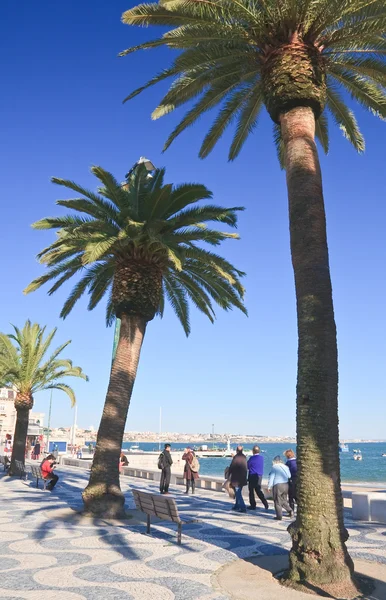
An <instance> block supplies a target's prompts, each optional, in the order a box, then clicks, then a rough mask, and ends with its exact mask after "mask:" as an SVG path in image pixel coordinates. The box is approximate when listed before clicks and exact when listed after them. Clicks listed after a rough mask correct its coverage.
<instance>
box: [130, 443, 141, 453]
mask: <svg viewBox="0 0 386 600" xmlns="http://www.w3.org/2000/svg"><path fill="white" fill-rule="evenodd" d="M129 452H141V449H140V447H139V446H138V444H137V443H135V444H133V445H132V446H130V448H129Z"/></svg>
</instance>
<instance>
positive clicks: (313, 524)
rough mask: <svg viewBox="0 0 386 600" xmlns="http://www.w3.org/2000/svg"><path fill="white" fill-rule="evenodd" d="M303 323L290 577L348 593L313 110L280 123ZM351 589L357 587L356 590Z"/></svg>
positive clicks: (349, 566)
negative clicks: (334, 587) (294, 518)
mask: <svg viewBox="0 0 386 600" xmlns="http://www.w3.org/2000/svg"><path fill="white" fill-rule="evenodd" d="M281 132H282V136H283V141H284V146H285V165H286V171H287V186H288V199H289V219H290V239H291V255H292V264H293V269H294V275H295V287H296V302H297V319H298V376H297V390H296V395H297V458H298V468H299V472H298V480H297V485H298V488H297V498H298V513H297V518H296V521H295V522H294V523H292V524H291V525H290V527H289V528H288V530H289V532H290V534H291V536H292V543H293V545H292V550H291V553H290V571H289V578H290V579H291V580H292V581H298V582H301V583H307V584H314V585H324V584H338V587H339V584H340V585H342V584H343V585H344V584H346V586H347V585H348V587H350V582H351V581H352V575H353V571H354V565H353V562H352V560H351V558H350V556H349V554H348V551H347V548H346V545H345V542H346V541H347V539H348V533H347V531H346V529H345V527H344V522H343V499H342V493H341V485H340V463H339V428H338V356H337V341H336V326H335V319H334V309H333V301H332V287H331V279H330V268H329V258H328V247H327V234H326V217H325V209H324V200H323V189H322V178H321V172H320V165H319V159H318V153H317V149H316V145H315V141H314V134H315V118H314V114H313V111H312V110H311V109H310V108H307V107H299V108H295V109H293V110H290V111H289V112H287V113H285V114H282V116H281ZM351 585H352V586H353V585H354V584H351Z"/></svg>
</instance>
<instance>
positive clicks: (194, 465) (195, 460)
mask: <svg viewBox="0 0 386 600" xmlns="http://www.w3.org/2000/svg"><path fill="white" fill-rule="evenodd" d="M189 466H190V470H191V471H193V473H198V472H199V470H200V463H199V462H198V458H197V456H193V460H192V462H191V463H190V465H189Z"/></svg>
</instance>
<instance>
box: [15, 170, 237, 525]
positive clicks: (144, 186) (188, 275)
mask: <svg viewBox="0 0 386 600" xmlns="http://www.w3.org/2000/svg"><path fill="white" fill-rule="evenodd" d="M91 170H92V172H93V173H94V174H95V175H96V176H97V178H98V179H99V180H100V182H101V183H102V186H101V187H99V189H98V192H99V194H95V193H93V192H91V191H89V190H86V189H84V188H83V187H81V186H79V185H77V184H76V183H73V182H71V181H67V180H63V179H56V178H55V179H53V181H54V183H57V184H58V185H62V186H64V187H67V188H69V189H71V190H74V191H75V192H77V193H78V194H81V195H82V196H83V197H82V198H76V199H73V200H59V201H58V202H57V204H59V205H61V206H65V207H66V208H71V209H73V210H75V211H77V212H79V213H81V216H74V215H70V216H66V217H54V218H47V219H42V220H41V221H38V222H37V223H35V224H34V225H33V227H34V228H35V229H58V230H59V231H58V238H57V240H56V241H55V242H54V243H53V244H51V246H49V247H48V248H46V249H45V250H43V251H42V252H41V253H40V254H39V258H40V260H41V262H43V263H45V264H46V265H47V266H48V272H47V274H45V275H43V276H42V277H39V278H38V279H36V280H35V281H34V282H32V283H31V284H30V285H29V286H28V288H27V290H26V291H27V292H31V291H33V290H36V289H37V288H39V287H40V286H41V285H43V284H44V283H46V282H48V281H50V280H53V279H56V282H55V283H54V285H53V286H52V287H51V289H50V290H49V292H48V293H49V294H52V293H53V292H54V291H55V290H57V289H58V288H59V287H60V286H61V285H62V284H63V283H64V282H65V281H67V280H68V279H70V278H71V277H72V276H73V275H75V274H81V279H80V280H79V281H78V282H77V284H76V285H75V287H74V288H73V290H72V292H71V294H70V296H69V298H68V300H67V301H66V302H65V304H64V306H63V309H62V312H61V316H62V317H63V318H64V317H66V316H67V315H68V314H69V312H70V311H71V310H72V308H73V306H74V304H75V303H76V301H77V300H78V299H79V298H80V297H81V296H82V294H83V293H84V292H86V291H88V292H89V294H90V301H89V305H88V308H89V310H92V309H93V308H94V307H95V306H96V305H97V304H98V303H99V302H100V301H101V300H102V298H103V297H104V296H105V295H106V296H107V310H106V322H107V325H111V324H112V322H113V320H114V318H115V317H119V318H120V319H121V327H120V333H119V341H118V346H117V350H116V354H115V359H114V362H113V366H112V370H111V375H110V383H109V387H108V391H107V396H106V402H105V406H104V409H103V414H102V419H101V423H100V426H99V430H98V436H97V443H96V449H95V454H94V460H93V465H92V469H91V476H90V481H89V484H88V486H87V488H86V489H85V491H84V492H83V500H84V503H85V506H86V509H87V510H88V511H91V512H93V513H95V514H103V515H105V516H107V515H108V516H114V517H115V516H121V515H122V514H123V510H124V496H123V494H122V492H121V490H120V486H119V471H118V461H119V454H120V452H121V446H122V439H123V433H124V428H125V423H126V418H127V412H128V409H129V404H130V398H131V394H132V390H133V385H134V381H135V377H136V372H137V366H138V361H139V357H140V351H141V347H142V342H143V337H144V334H145V330H146V326H147V323H148V322H149V321H151V320H152V319H153V318H154V316H155V315H157V314H158V315H160V316H162V314H163V311H164V304H165V300H166V299H167V300H168V301H169V302H170V304H171V306H172V308H173V309H174V311H175V313H176V315H177V317H178V318H179V320H180V322H181V324H182V326H183V328H184V331H185V333H186V335H188V334H189V331H190V325H189V304H188V300H190V301H191V302H192V303H193V304H194V305H195V306H196V308H198V309H199V310H200V311H202V312H203V313H204V314H205V315H206V316H207V317H208V318H209V319H210V320H211V321H213V320H214V317H215V314H214V310H213V303H212V301H214V302H215V303H216V304H218V305H219V306H220V307H221V308H223V309H225V310H228V309H231V308H232V307H237V308H238V309H240V310H241V311H243V312H246V310H245V308H244V305H243V301H242V298H243V295H244V289H243V287H242V285H241V283H240V277H242V276H243V275H244V273H242V272H241V271H239V270H237V269H235V267H234V266H233V265H232V264H231V263H229V262H228V261H227V260H225V259H224V258H222V257H221V256H219V255H218V254H216V253H214V252H210V251H208V250H207V249H205V248H204V247H203V243H204V244H210V245H212V246H217V245H219V244H221V242H222V241H223V240H225V239H229V238H231V239H235V238H237V237H238V236H237V234H234V233H224V232H222V231H218V230H215V229H210V228H208V227H207V225H206V223H207V222H210V221H213V222H215V223H225V224H227V225H229V226H231V227H235V226H236V222H237V211H239V210H242V209H240V208H238V207H236V208H222V207H220V206H213V205H204V206H197V202H198V201H199V200H203V199H208V198H211V197H212V194H211V192H210V191H209V190H208V189H207V188H206V187H205V186H203V185H200V184H183V185H179V186H175V187H173V186H172V185H170V184H164V181H163V180H164V169H159V170H156V171H155V174H154V177H153V178H149V177H148V175H147V172H146V169H145V167H144V166H143V165H142V166H138V167H137V168H136V169H135V170H134V172H133V173H132V175H131V176H130V179H129V181H128V185H127V186H121V185H119V183H118V182H117V181H116V180H115V179H114V177H113V176H112V175H111V174H110V173H108V172H106V171H104V170H103V169H102V168H100V167H93V168H92V169H91Z"/></svg>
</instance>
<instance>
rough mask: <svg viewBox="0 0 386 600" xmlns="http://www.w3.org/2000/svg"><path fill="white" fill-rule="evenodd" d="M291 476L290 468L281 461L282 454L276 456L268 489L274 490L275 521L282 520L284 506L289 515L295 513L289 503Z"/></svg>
mask: <svg viewBox="0 0 386 600" xmlns="http://www.w3.org/2000/svg"><path fill="white" fill-rule="evenodd" d="M290 477H291V473H290V470H289V468H288V467H287V466H286V465H284V464H283V463H282V461H281V458H280V456H275V458H274V459H273V461H272V469H271V471H270V474H269V480H268V491H269V492H270V491H271V490H272V493H273V502H274V504H275V511H276V517H274V519H275V521H281V520H282V518H283V508H284V509H285V510H286V511H287V512H288V516H289V517H293V516H294V513H293V510H292V508H291V507H290V505H289V504H288V500H287V497H288V481H289V479H290Z"/></svg>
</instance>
